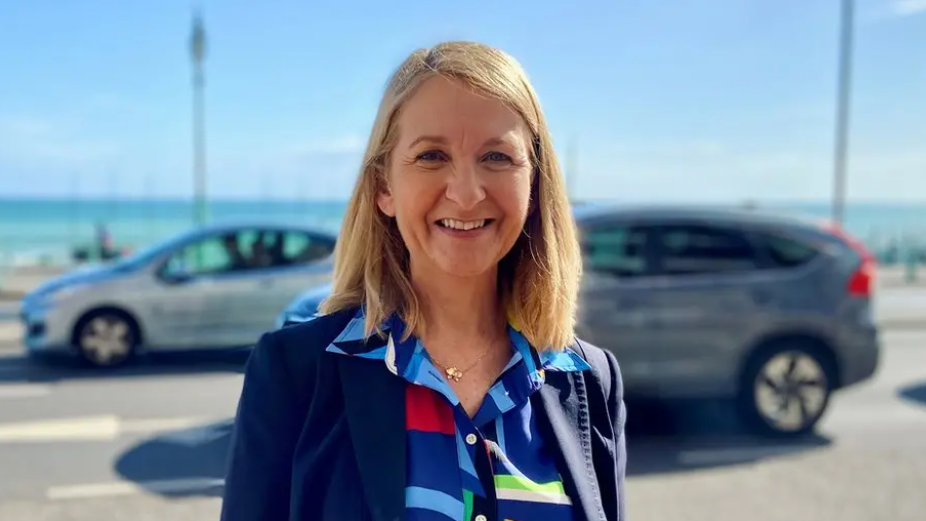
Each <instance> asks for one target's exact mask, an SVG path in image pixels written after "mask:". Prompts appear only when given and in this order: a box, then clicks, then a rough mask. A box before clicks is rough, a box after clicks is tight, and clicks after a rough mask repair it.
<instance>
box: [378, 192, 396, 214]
mask: <svg viewBox="0 0 926 521" xmlns="http://www.w3.org/2000/svg"><path fill="white" fill-rule="evenodd" d="M376 206H379V211H381V212H383V213H384V214H385V215H386V216H387V217H395V199H394V198H393V197H392V192H390V191H389V187H386V186H384V187H383V188H382V190H380V191H379V193H378V194H376Z"/></svg>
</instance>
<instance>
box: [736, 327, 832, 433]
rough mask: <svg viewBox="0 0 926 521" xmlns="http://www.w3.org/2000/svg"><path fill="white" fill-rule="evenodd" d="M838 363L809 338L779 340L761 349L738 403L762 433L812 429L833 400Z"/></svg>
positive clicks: (750, 366)
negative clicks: (836, 365)
mask: <svg viewBox="0 0 926 521" xmlns="http://www.w3.org/2000/svg"><path fill="white" fill-rule="evenodd" d="M834 383H835V366H834V364H833V363H832V362H831V360H830V358H829V357H827V356H825V354H824V351H822V350H821V349H819V348H816V346H815V345H813V344H811V343H805V342H795V341H791V342H780V343H778V344H775V345H773V346H769V348H767V349H763V350H761V351H760V352H759V353H758V354H757V355H756V356H754V357H753V358H752V360H750V362H749V363H748V364H747V366H746V368H745V371H744V373H743V380H742V382H741V388H740V395H739V402H740V403H739V405H740V409H741V412H742V414H743V416H744V419H745V421H746V424H747V426H749V427H750V428H752V429H753V430H754V431H756V432H757V433H759V434H763V435H768V436H778V437H790V436H800V435H804V434H807V433H809V432H811V431H813V429H814V427H816V425H817V422H819V421H820V418H821V417H823V413H824V412H825V411H826V408H827V406H828V405H829V400H830V395H831V394H832V390H833V384H834Z"/></svg>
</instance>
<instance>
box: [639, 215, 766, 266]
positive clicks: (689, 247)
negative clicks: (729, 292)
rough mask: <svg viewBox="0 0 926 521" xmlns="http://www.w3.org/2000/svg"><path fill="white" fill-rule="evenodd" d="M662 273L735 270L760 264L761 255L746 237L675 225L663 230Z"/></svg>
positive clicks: (733, 232)
mask: <svg viewBox="0 0 926 521" xmlns="http://www.w3.org/2000/svg"><path fill="white" fill-rule="evenodd" d="M657 246H658V248H657V258H658V260H659V263H658V264H659V267H660V269H659V272H660V274H663V275H698V274H708V273H735V272H744V271H749V270H755V269H758V267H759V258H758V254H757V252H756V250H755V248H754V247H753V245H752V243H750V242H749V239H747V238H746V236H745V235H744V234H743V233H741V232H738V231H736V230H732V229H724V228H721V227H713V226H705V225H671V226H662V227H660V229H659V239H658V241H657Z"/></svg>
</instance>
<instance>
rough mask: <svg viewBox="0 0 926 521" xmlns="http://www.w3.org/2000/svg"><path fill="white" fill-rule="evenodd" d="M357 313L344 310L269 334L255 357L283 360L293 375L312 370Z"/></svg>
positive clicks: (351, 310)
mask: <svg viewBox="0 0 926 521" xmlns="http://www.w3.org/2000/svg"><path fill="white" fill-rule="evenodd" d="M356 312H357V310H356V309H354V308H350V309H342V310H340V311H335V312H334V313H331V314H327V315H316V316H314V317H311V318H309V319H308V320H306V321H304V322H300V323H297V324H292V325H288V326H284V327H282V328H280V329H277V330H276V331H272V332H269V333H267V334H265V335H264V336H263V337H262V338H261V339H260V341H259V342H258V343H257V346H256V347H255V348H254V350H255V352H254V354H253V355H252V356H254V357H257V358H266V357H272V358H282V359H283V362H284V363H285V365H286V367H287V368H288V369H290V371H292V372H294V373H298V372H299V370H300V369H307V368H310V367H312V366H314V365H315V363H316V362H317V361H318V358H319V357H320V356H321V354H322V353H324V352H325V349H326V348H327V347H328V346H329V345H330V344H331V342H333V341H334V339H335V338H337V337H338V335H339V334H340V333H341V331H343V330H344V328H345V327H347V324H348V323H349V322H350V320H351V319H352V318H353V317H354V316H355V315H356Z"/></svg>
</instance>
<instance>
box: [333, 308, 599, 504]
mask: <svg viewBox="0 0 926 521" xmlns="http://www.w3.org/2000/svg"><path fill="white" fill-rule="evenodd" d="M363 323H364V317H363V314H362V311H358V312H357V315H356V316H355V317H354V318H353V319H352V320H351V322H350V323H349V324H348V325H347V327H345V328H344V330H343V331H342V332H341V334H340V335H338V337H337V338H336V339H335V340H334V342H332V343H331V345H329V346H328V348H327V350H328V351H329V352H332V353H338V354H342V355H348V356H359V357H363V358H371V359H378V360H383V362H384V365H385V368H384V370H388V371H390V372H391V373H392V374H394V375H396V376H397V377H401V378H403V379H405V380H406V382H407V384H406V393H405V397H406V400H405V405H406V407H405V409H406V421H405V424H406V444H407V452H406V454H407V456H406V457H407V466H406V472H407V475H406V489H405V502H406V509H407V517H406V519H408V520H409V521H447V520H454V521H494V520H499V521H530V520H539V519H542V520H543V521H567V520H572V519H573V516H572V503H571V501H570V498H569V497H568V496H567V495H566V493H565V491H564V490H563V483H562V479H561V476H560V474H559V472H558V471H557V468H556V465H555V463H554V461H553V458H552V455H551V452H550V451H549V450H548V446H547V444H546V442H545V440H544V439H543V437H542V436H541V435H540V432H539V431H538V426H537V422H536V418H535V414H534V410H533V407H532V404H531V402H530V400H529V398H530V396H531V395H532V394H533V393H535V392H537V391H538V390H539V389H540V388H541V387H542V386H543V383H544V374H545V371H582V370H586V369H588V368H589V366H588V364H587V363H586V362H585V361H584V360H583V359H582V358H581V357H579V356H578V355H577V354H576V353H574V352H572V351H571V350H568V349H566V350H562V351H543V352H540V353H538V352H537V351H536V350H535V349H533V348H532V347H531V346H530V344H529V343H528V342H527V340H526V339H525V338H524V337H523V336H522V335H521V334H520V333H519V332H518V331H517V330H515V329H514V328H513V327H509V328H508V332H509V338H510V339H511V360H510V361H509V362H508V364H507V365H506V367H505V369H504V370H503V371H502V373H501V376H499V378H498V379H497V380H496V381H495V383H494V384H493V385H492V387H491V388H490V389H489V392H488V394H487V395H486V397H485V400H484V401H483V403H482V405H481V406H480V408H479V410H478V411H477V412H476V414H475V415H474V416H473V417H472V418H470V417H469V415H468V414H467V413H466V411H465V410H464V409H463V407H462V405H461V404H460V400H459V398H457V396H456V393H454V391H453V389H452V388H451V386H450V385H449V383H448V382H447V380H446V379H445V378H444V374H443V373H442V372H441V371H440V370H438V368H437V367H436V366H435V365H434V364H433V363H432V361H431V359H430V357H429V356H428V353H427V351H426V350H425V349H424V346H423V345H422V344H421V342H420V341H419V340H418V339H416V338H415V337H414V336H410V337H409V338H408V339H407V340H406V341H401V338H402V336H403V331H404V324H403V322H402V321H401V320H400V319H398V318H392V319H391V320H389V321H387V323H386V324H384V327H383V329H384V332H385V333H386V334H387V335H388V341H387V342H385V345H384V344H383V342H382V341H379V342H377V341H369V342H368V340H370V339H369V338H368V337H366V335H364V332H363V325H364V324H363ZM386 450H388V449H386Z"/></svg>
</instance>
